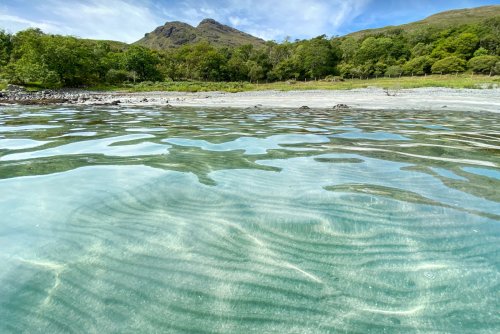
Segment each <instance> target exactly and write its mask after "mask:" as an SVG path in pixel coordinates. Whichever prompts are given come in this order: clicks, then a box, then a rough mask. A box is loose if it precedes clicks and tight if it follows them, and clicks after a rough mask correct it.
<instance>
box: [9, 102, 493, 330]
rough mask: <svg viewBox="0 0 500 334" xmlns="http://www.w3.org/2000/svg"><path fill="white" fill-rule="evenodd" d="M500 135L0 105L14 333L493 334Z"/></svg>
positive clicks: (371, 117)
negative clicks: (337, 333)
mask: <svg viewBox="0 0 500 334" xmlns="http://www.w3.org/2000/svg"><path fill="white" fill-rule="evenodd" d="M499 148H500V123H499V116H498V114H490V113H459V112H453V113H451V112H425V111H421V112H393V111H377V112H375V111H371V112H368V111H359V110H358V111H343V112H339V111H325V110H280V109H276V110H272V109H256V108H251V109H245V110H242V109H222V110H220V109H204V108H196V109H175V108H174V109H165V108H159V107H158V108H124V107H122V108H114V107H109V108H103V107H88V108H83V107H81V108H69V107H50V108H46V107H45V108H35V107H0V266H1V267H0V269H1V270H0V333H83V332H85V333H176V332H185V333H273V332H274V333H336V332H340V333H381V332H388V333H431V332H432V333H498V332H499V331H500V292H499V291H500V289H499V285H500V271H499V267H500V264H499V260H500V258H499V256H500V227H499V224H500V204H499V203H500V190H499V189H500V169H499V165H500V155H499V152H500V151H499Z"/></svg>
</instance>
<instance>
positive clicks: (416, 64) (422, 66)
mask: <svg viewBox="0 0 500 334" xmlns="http://www.w3.org/2000/svg"><path fill="white" fill-rule="evenodd" d="M431 67H432V59H431V58H430V57H428V56H420V57H417V58H413V59H410V60H409V61H408V62H407V63H406V64H404V65H403V71H404V73H405V74H410V75H413V74H416V75H424V74H426V73H431Z"/></svg>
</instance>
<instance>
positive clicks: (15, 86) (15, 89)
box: [5, 84, 26, 93]
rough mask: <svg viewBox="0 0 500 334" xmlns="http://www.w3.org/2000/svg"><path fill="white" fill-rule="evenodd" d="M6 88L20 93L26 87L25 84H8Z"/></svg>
mask: <svg viewBox="0 0 500 334" xmlns="http://www.w3.org/2000/svg"><path fill="white" fill-rule="evenodd" d="M5 90H6V91H8V92H12V93H19V92H25V91H26V88H24V87H23V86H18V85H11V84H8V85H7V88H6V89H5Z"/></svg>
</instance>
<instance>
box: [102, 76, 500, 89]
mask: <svg viewBox="0 0 500 334" xmlns="http://www.w3.org/2000/svg"><path fill="white" fill-rule="evenodd" d="M368 87H377V88H388V89H408V88H420V87H446V88H472V89H481V88H495V87H500V76H491V77H490V76H485V75H474V76H471V75H470V74H468V75H467V74H461V75H458V76H457V75H442V76H441V75H428V76H426V77H424V76H421V77H417V76H415V77H401V78H378V79H346V80H344V81H336V82H329V81H286V82H272V83H265V82H264V83H262V82H261V83H249V82H203V81H179V82H157V83H152V82H143V83H140V84H136V85H126V86H121V87H120V86H99V87H93V89H95V90H104V91H127V92H149V91H171V92H173V91H176V92H209V91H222V92H231V93H236V92H244V91H262V90H278V91H290V90H322V89H324V90H348V89H357V88H368Z"/></svg>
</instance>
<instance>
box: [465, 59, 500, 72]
mask: <svg viewBox="0 0 500 334" xmlns="http://www.w3.org/2000/svg"><path fill="white" fill-rule="evenodd" d="M498 61H500V57H496V56H478V57H474V58H471V59H470V60H469V62H468V63H467V67H468V68H469V69H471V70H472V71H473V72H476V73H487V74H492V73H493V69H494V67H495V65H496V63H497V62H498Z"/></svg>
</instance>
